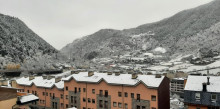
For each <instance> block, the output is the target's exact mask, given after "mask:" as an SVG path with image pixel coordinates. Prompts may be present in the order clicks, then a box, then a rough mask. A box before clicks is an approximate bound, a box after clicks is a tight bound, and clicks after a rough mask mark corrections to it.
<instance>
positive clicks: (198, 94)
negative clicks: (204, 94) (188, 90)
mask: <svg viewBox="0 0 220 109" xmlns="http://www.w3.org/2000/svg"><path fill="white" fill-rule="evenodd" d="M195 99H196V100H200V99H201V94H200V93H198V92H197V93H195Z"/></svg>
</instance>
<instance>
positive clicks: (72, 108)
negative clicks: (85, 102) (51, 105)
mask: <svg viewBox="0 0 220 109" xmlns="http://www.w3.org/2000/svg"><path fill="white" fill-rule="evenodd" d="M67 109H77V108H76V107H71V108H67Z"/></svg>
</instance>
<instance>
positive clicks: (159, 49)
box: [154, 47, 166, 53]
mask: <svg viewBox="0 0 220 109" xmlns="http://www.w3.org/2000/svg"><path fill="white" fill-rule="evenodd" d="M154 51H157V52H161V53H166V49H165V48H162V47H157V48H155V49H154Z"/></svg>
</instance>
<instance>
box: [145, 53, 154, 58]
mask: <svg viewBox="0 0 220 109" xmlns="http://www.w3.org/2000/svg"><path fill="white" fill-rule="evenodd" d="M144 55H145V56H149V57H153V56H154V54H153V53H148V52H146V53H144Z"/></svg>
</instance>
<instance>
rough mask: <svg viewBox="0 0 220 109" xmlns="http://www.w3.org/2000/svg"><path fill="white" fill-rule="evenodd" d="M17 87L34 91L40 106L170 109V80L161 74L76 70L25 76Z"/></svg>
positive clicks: (45, 108) (41, 108)
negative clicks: (57, 74) (58, 74)
mask: <svg viewBox="0 0 220 109" xmlns="http://www.w3.org/2000/svg"><path fill="white" fill-rule="evenodd" d="M16 82H17V87H18V88H21V89H23V90H22V91H24V92H28V93H33V94H35V95H37V96H38V97H39V101H38V102H35V103H31V104H30V107H31V108H36V107H37V108H38V109H66V108H70V107H77V109H120V108H121V109H169V108H170V100H169V99H170V98H169V79H168V78H166V77H164V76H159V75H156V76H155V75H137V74H132V75H131V74H120V73H115V74H113V73H96V72H95V73H94V72H72V74H71V75H70V76H68V77H65V78H51V77H46V76H43V77H22V78H20V79H18V80H16Z"/></svg>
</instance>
